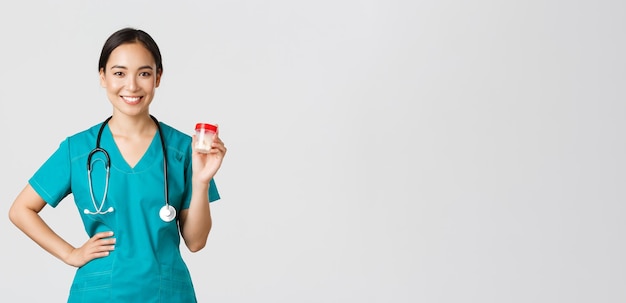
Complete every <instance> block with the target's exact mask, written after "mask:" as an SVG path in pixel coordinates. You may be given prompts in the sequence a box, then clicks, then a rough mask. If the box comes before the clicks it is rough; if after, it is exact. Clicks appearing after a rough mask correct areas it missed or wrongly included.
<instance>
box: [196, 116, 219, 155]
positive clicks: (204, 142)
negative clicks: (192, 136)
mask: <svg viewBox="0 0 626 303" xmlns="http://www.w3.org/2000/svg"><path fill="white" fill-rule="evenodd" d="M216 132H217V126H215V125H213V124H208V123H198V124H196V145H195V148H196V151H198V152H200V153H205V154H206V153H208V152H209V150H211V145H212V144H213V135H215V133H216Z"/></svg>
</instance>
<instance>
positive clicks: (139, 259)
mask: <svg viewBox="0 0 626 303" xmlns="http://www.w3.org/2000/svg"><path fill="white" fill-rule="evenodd" d="M100 126H101V124H98V125H95V126H92V127H91V128H89V129H87V130H85V131H83V132H80V133H77V134H75V135H73V136H70V137H68V138H66V139H65V140H64V141H63V142H61V144H60V146H59V148H58V149H57V150H56V152H54V154H53V155H52V156H51V157H50V158H49V159H48V160H47V161H46V162H45V163H44V164H43V165H42V166H41V168H39V170H37V172H36V173H35V174H34V175H33V177H32V178H31V179H30V180H29V183H30V185H31V186H32V187H33V188H34V189H35V191H36V192H37V193H38V194H39V195H40V196H41V197H42V198H43V199H44V200H45V201H46V203H48V204H49V205H51V206H52V207H56V206H57V205H58V204H59V202H61V200H63V199H64V198H65V197H67V196H68V195H69V194H72V195H73V197H74V202H75V204H76V208H77V210H78V213H79V214H80V216H81V219H82V222H83V224H84V226H85V231H86V232H87V234H88V236H89V237H92V236H93V235H95V234H96V233H98V232H103V231H113V232H114V237H115V238H116V244H115V250H113V251H111V253H110V254H109V256H107V257H104V258H99V259H94V260H92V261H91V262H89V263H87V264H85V265H84V266H82V267H80V268H78V269H77V271H76V274H75V276H74V281H73V283H72V286H71V289H70V294H69V299H68V302H143V303H148V302H169V303H172V302H196V296H195V291H194V287H193V284H192V281H191V277H190V274H189V270H188V268H187V266H186V264H185V262H184V261H183V259H182V257H181V254H180V249H179V247H180V232H179V229H178V220H173V221H171V222H164V221H163V220H161V218H160V217H159V210H160V209H161V207H163V205H165V188H164V185H165V184H164V178H163V173H164V171H163V151H162V147H161V140H160V138H159V134H158V133H156V134H155V136H154V138H153V140H152V142H151V144H150V146H149V147H148V149H147V151H146V152H145V154H144V155H143V157H142V158H141V159H140V160H139V162H138V163H137V164H136V165H135V167H130V166H129V165H128V164H127V163H126V161H125V160H124V158H123V157H122V155H121V153H120V151H119V149H118V148H117V146H116V144H115V141H114V140H113V136H112V135H111V131H110V129H109V127H108V125H107V126H105V128H104V130H103V132H102V137H101V142H100V147H102V148H103V149H105V150H106V151H107V152H108V154H109V156H110V161H111V162H110V163H111V164H110V165H111V166H110V176H109V184H108V195H107V196H106V200H105V201H104V204H101V203H102V197H103V193H104V188H105V184H106V172H105V165H104V159H105V157H104V154H103V153H101V152H98V153H96V154H94V155H93V157H92V160H91V162H92V173H91V178H92V186H93V196H94V198H95V205H94V202H93V201H92V198H91V193H90V190H89V183H88V178H89V176H88V175H89V174H88V171H87V157H88V155H89V153H90V151H91V150H92V149H94V147H95V146H96V137H97V135H98V130H99V129H100ZM160 126H161V131H162V132H163V136H164V141H165V145H166V148H167V165H168V166H167V172H168V183H169V186H168V191H169V199H170V205H172V206H173V207H174V208H176V211H177V213H180V211H181V210H182V209H187V208H189V204H190V200H191V176H192V169H191V153H192V150H191V137H190V136H189V135H187V134H184V133H182V132H180V131H178V130H176V129H174V128H172V127H170V126H168V125H166V124H165V123H163V122H160ZM208 195H209V201H211V202H212V201H216V200H218V199H219V198H220V195H219V193H218V191H217V188H216V186H215V182H214V180H211V183H210V186H209V192H208ZM109 207H113V211H112V212H108V213H106V214H87V213H85V212H86V210H87V211H89V212H96V211H97V210H99V209H100V210H101V211H103V212H105V211H106V210H108V209H109Z"/></svg>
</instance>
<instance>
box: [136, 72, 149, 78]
mask: <svg viewBox="0 0 626 303" xmlns="http://www.w3.org/2000/svg"><path fill="white" fill-rule="evenodd" d="M139 75H140V76H142V77H150V75H151V74H150V73H149V72H142V73H139Z"/></svg>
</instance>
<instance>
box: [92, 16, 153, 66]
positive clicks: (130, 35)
mask: <svg viewBox="0 0 626 303" xmlns="http://www.w3.org/2000/svg"><path fill="white" fill-rule="evenodd" d="M136 42H139V43H141V44H143V46H144V47H145V48H146V49H147V50H148V51H149V52H150V53H151V54H152V57H154V62H155V63H156V68H157V71H161V72H162V71H163V62H162V61H161V51H159V46H158V45H157V44H156V42H154V40H153V39H152V37H150V35H148V33H146V32H144V31H142V30H140V29H134V28H130V27H127V28H123V29H120V30H118V31H116V32H115V33H113V34H112V35H111V36H110V37H109V38H108V39H107V41H106V42H105V43H104V46H103V47H102V52H101V53H100V62H98V71H100V70H104V69H106V64H107V61H109V57H110V56H111V52H113V50H114V49H115V48H117V47H118V46H120V45H122V44H126V43H136Z"/></svg>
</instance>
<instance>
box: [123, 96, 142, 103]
mask: <svg viewBox="0 0 626 303" xmlns="http://www.w3.org/2000/svg"><path fill="white" fill-rule="evenodd" d="M120 97H122V100H124V102H126V103H128V104H137V103H139V101H141V98H142V97H130V96H120Z"/></svg>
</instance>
